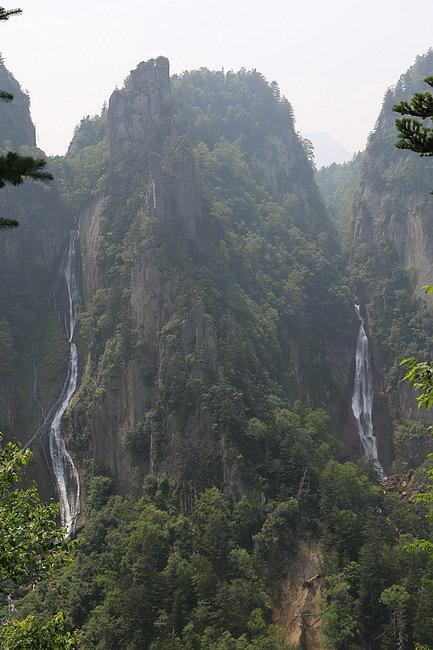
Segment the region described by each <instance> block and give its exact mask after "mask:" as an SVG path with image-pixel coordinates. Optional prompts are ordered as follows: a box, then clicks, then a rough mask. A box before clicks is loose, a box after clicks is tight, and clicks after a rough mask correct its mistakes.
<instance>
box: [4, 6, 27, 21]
mask: <svg viewBox="0 0 433 650" xmlns="http://www.w3.org/2000/svg"><path fill="white" fill-rule="evenodd" d="M21 13H22V10H21V9H5V8H4V7H0V20H8V18H10V16H16V15H17V14H21Z"/></svg>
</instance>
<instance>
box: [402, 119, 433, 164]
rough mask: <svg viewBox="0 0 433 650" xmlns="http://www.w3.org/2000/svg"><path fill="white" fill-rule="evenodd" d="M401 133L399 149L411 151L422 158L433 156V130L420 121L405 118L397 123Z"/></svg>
mask: <svg viewBox="0 0 433 650" xmlns="http://www.w3.org/2000/svg"><path fill="white" fill-rule="evenodd" d="M395 125H396V127H397V129H398V131H399V140H398V141H397V143H396V145H395V146H396V147H397V148H398V149H409V150H410V151H415V152H416V153H419V154H420V155H421V156H433V129H430V128H429V127H426V126H424V125H423V124H422V123H421V122H419V121H418V120H412V119H410V118H408V117H403V118H401V119H399V120H396V121H395Z"/></svg>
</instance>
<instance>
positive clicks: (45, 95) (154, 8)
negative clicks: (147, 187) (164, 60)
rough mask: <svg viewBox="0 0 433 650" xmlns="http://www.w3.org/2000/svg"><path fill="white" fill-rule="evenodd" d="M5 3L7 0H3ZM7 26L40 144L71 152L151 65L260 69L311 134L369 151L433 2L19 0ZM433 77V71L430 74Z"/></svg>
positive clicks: (422, 47) (432, 15)
mask: <svg viewBox="0 0 433 650" xmlns="http://www.w3.org/2000/svg"><path fill="white" fill-rule="evenodd" d="M2 4H3V3H2ZM4 4H5V5H6V8H8V9H11V8H14V7H16V6H18V7H21V9H23V14H22V16H17V17H14V18H11V19H10V20H9V21H8V22H4V23H1V24H0V30H1V33H2V47H1V52H2V54H3V56H4V58H5V62H6V65H7V67H8V68H9V69H10V70H11V72H12V73H13V74H14V76H15V77H16V79H17V80H18V81H19V82H20V83H21V85H22V87H23V88H24V89H27V90H28V91H29V93H30V98H31V110H32V116H33V119H34V121H35V123H36V128H37V134H38V145H39V146H40V147H41V148H42V149H44V150H45V151H46V152H47V153H48V154H56V153H59V154H60V153H64V152H65V150H66V148H67V145H68V143H69V141H70V139H71V137H72V133H73V129H74V126H75V125H76V124H77V123H78V122H79V121H80V119H81V117H83V116H84V115H88V114H91V115H93V114H95V113H98V112H99V111H100V108H101V106H102V104H103V102H104V101H105V100H108V98H109V96H110V94H111V92H112V91H113V89H114V88H115V86H116V85H118V86H121V85H122V83H123V80H124V78H125V77H126V75H127V74H128V73H129V71H130V70H131V69H133V68H135V66H136V65H137V64H138V63H139V62H140V61H143V60H146V59H149V58H152V57H156V56H158V55H160V54H162V55H164V56H167V57H168V58H169V59H170V63H171V71H172V72H181V71H182V70H186V69H194V68H198V67H201V66H205V67H208V68H211V69H218V70H220V69H221V68H223V67H224V68H225V69H226V70H229V69H233V70H238V69H239V68H241V67H245V68H256V69H257V70H259V71H260V72H262V73H263V74H264V75H265V77H266V78H267V79H268V80H269V81H273V80H275V81H277V82H278V84H279V86H280V88H281V91H282V93H283V94H284V95H285V96H286V97H287V99H288V100H289V101H290V102H291V103H292V105H293V108H294V111H295V116H296V126H297V129H299V130H300V131H301V132H302V133H311V132H321V131H329V132H330V133H331V134H332V136H333V138H334V139H335V140H337V141H338V142H340V143H341V144H342V145H343V146H344V147H345V148H346V149H348V150H350V151H355V150H359V149H362V148H364V146H365V142H366V138H367V136H368V133H369V132H370V131H371V129H372V128H373V126H374V122H375V120H376V117H377V115H378V112H379V109H380V106H381V102H382V98H383V95H384V92H385V90H386V88H387V87H388V86H389V85H391V84H393V83H395V82H396V81H397V80H398V78H399V76H400V75H401V74H402V73H403V72H405V71H406V69H407V68H408V67H409V66H410V65H412V63H413V62H414V60H415V57H416V55H417V54H424V53H425V52H426V51H427V50H428V49H429V47H431V46H433V34H432V24H433V0H418V2H416V3H413V4H412V3H408V1H407V0H362V1H361V0H328V1H326V0H304V1H303V2H302V1H299V0H266V1H264V0H260V1H259V0H230V1H229V0H201V1H200V2H199V1H198V0H183V1H182V0H153V2H151V1H148V2H145V1H143V0H123V2H119V1H118V0H116V1H114V0H75V2H73V3H72V2H65V1H64V0H38V1H36V0H17V4H16V5H15V4H12V5H11V4H9V3H6V0H5V2H4ZM432 74H433V71H432Z"/></svg>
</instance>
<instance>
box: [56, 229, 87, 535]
mask: <svg viewBox="0 0 433 650" xmlns="http://www.w3.org/2000/svg"><path fill="white" fill-rule="evenodd" d="M77 237H78V234H77V232H76V231H72V232H71V235H70V240H69V247H68V250H67V251H66V255H65V257H64V259H63V261H62V263H61V265H60V269H59V275H58V281H59V280H60V281H62V280H64V282H65V284H66V291H67V309H66V310H64V311H63V310H60V309H57V313H58V316H59V321H60V326H61V328H62V330H63V331H64V333H65V336H66V339H67V341H68V343H69V360H68V371H67V375H66V379H65V383H64V385H63V391H62V394H61V396H60V399H59V402H58V403H59V407H58V409H57V410H56V412H55V414H54V417H53V419H52V421H51V426H50V432H49V448H50V455H51V463H52V469H53V473H54V477H55V481H56V488H57V493H58V496H59V500H60V516H61V519H62V525H63V526H65V527H66V533H67V535H71V534H73V533H74V531H75V526H76V520H77V516H78V514H79V512H80V477H79V474H78V471H77V468H76V467H75V465H74V462H73V460H72V458H71V456H70V454H69V452H68V450H67V448H66V443H65V440H64V438H63V436H62V431H61V423H62V418H63V415H64V413H65V411H66V409H67V406H68V404H69V402H70V400H71V398H72V396H73V394H74V393H75V390H76V388H77V379H78V349H77V345H76V343H75V342H74V340H73V338H74V330H75V324H76V319H77V314H78V313H79V311H80V307H81V299H80V291H79V286H78V282H77V278H76V273H75V265H76V242H77Z"/></svg>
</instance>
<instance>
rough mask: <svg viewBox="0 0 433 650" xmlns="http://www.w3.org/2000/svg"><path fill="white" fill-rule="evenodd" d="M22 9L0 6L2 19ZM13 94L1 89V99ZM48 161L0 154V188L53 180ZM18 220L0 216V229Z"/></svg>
mask: <svg viewBox="0 0 433 650" xmlns="http://www.w3.org/2000/svg"><path fill="white" fill-rule="evenodd" d="M20 13H21V9H9V10H7V9H4V7H0V20H8V19H9V18H10V16H14V15H16V14H20ZM12 99H13V95H11V94H10V93H7V92H5V91H3V90H0V101H4V102H10V101H12ZM45 163H46V161H45V160H44V159H43V158H33V157H32V156H20V155H19V154H17V153H14V152H13V151H8V152H7V153H6V154H5V155H4V156H0V188H2V187H4V186H5V185H7V184H10V185H21V184H22V183H23V182H24V180H25V179H27V178H31V179H33V180H37V181H49V180H52V178H53V177H52V175H51V174H50V173H48V172H44V171H42V170H43V168H44V167H45ZM16 226H18V221H16V219H7V218H5V217H0V230H4V229H6V228H16Z"/></svg>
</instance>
